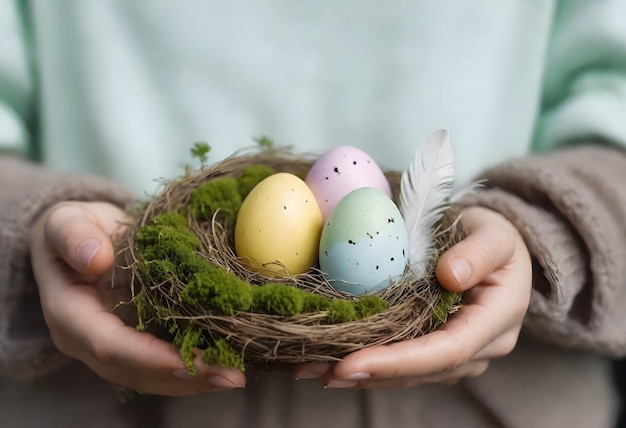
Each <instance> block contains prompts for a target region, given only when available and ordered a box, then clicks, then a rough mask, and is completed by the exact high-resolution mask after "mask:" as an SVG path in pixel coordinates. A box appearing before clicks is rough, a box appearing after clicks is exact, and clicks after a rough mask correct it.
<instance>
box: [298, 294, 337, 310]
mask: <svg viewBox="0 0 626 428" xmlns="http://www.w3.org/2000/svg"><path fill="white" fill-rule="evenodd" d="M303 297H304V308H303V309H302V311H303V312H319V311H324V310H326V309H328V307H329V306H330V300H329V299H328V298H326V297H324V296H322V295H321V294H314V293H303Z"/></svg>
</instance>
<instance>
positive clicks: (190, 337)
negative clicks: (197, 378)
mask: <svg viewBox="0 0 626 428" xmlns="http://www.w3.org/2000/svg"><path fill="white" fill-rule="evenodd" d="M205 342H206V341H205V339H204V336H203V335H202V331H201V330H200V328H199V327H197V326H196V325H193V324H190V325H189V326H188V327H187V328H186V329H184V330H178V332H177V334H176V336H175V337H174V346H175V347H176V348H177V349H178V352H179V353H180V358H181V360H182V362H183V364H184V365H185V368H186V369H187V371H188V372H189V374H192V375H194V374H196V367H195V366H194V364H193V360H194V357H195V356H194V353H193V349H194V348H196V347H200V346H202V345H203V344H204V343H205Z"/></svg>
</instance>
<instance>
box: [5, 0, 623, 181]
mask: <svg viewBox="0 0 626 428" xmlns="http://www.w3.org/2000/svg"><path fill="white" fill-rule="evenodd" d="M0 10H1V13H0V29H1V30H0V31H1V36H0V147H5V148H10V149H13V150H18V151H20V152H23V153H29V154H30V155H31V156H36V157H38V158H39V159H41V160H43V161H45V162H46V163H47V164H49V165H51V166H53V167H55V168H57V169H61V170H71V171H90V172H96V173H98V174H102V175H105V176H108V177H111V178H114V179H116V180H118V181H119V182H121V183H122V184H124V185H126V186H129V187H131V188H133V189H134V190H135V191H136V192H137V193H141V192H143V191H148V192H151V191H152V189H153V188H154V186H155V185H154V182H153V180H154V179H157V178H159V177H166V178H167V177H171V176H174V175H177V174H179V173H180V172H181V165H182V164H183V163H185V162H187V161H188V160H189V150H188V149H189V147H191V145H192V143H193V142H195V141H208V142H210V143H211V145H212V146H213V153H212V159H213V160H219V159H220V158H222V157H224V156H227V155H229V154H231V153H232V152H233V151H234V150H236V149H237V148H240V147H243V146H248V145H251V144H253V141H252V138H253V137H257V136H260V135H268V136H270V137H272V138H274V139H275V140H276V141H277V143H278V144H290V145H291V144H293V145H294V146H295V147H296V149H297V150H299V151H315V152H322V151H323V150H325V149H327V148H329V147H332V146H335V145H339V144H352V145H356V146H359V147H361V148H363V149H365V150H366V151H368V152H369V153H370V154H371V155H372V156H373V157H374V158H375V159H377V160H378V161H379V162H380V164H381V166H383V167H387V168H393V169H403V168H405V167H406V166H407V165H408V161H409V159H410V158H412V156H413V154H414V152H415V150H416V148H417V146H418V145H419V144H420V143H421V142H422V140H423V139H424V138H425V137H426V136H427V135H428V134H429V133H430V132H431V131H433V130H434V129H437V128H447V129H449V130H450V132H451V137H452V142H453V146H454V150H455V154H456V158H457V161H456V165H457V169H458V178H459V181H460V182H464V181H467V180H469V179H470V178H471V177H472V176H473V175H475V174H476V173H477V172H478V171H479V170H481V169H483V168H485V167H488V166H491V165H494V164H497V163H500V162H501V161H503V160H505V159H507V158H510V157H513V156H518V155H522V154H525V153H528V151H529V150H530V149H532V148H535V149H537V150H546V149H551V148H553V147H555V146H558V145H560V144H566V143H570V142H573V141H576V140H578V139H583V138H588V137H596V138H600V139H602V140H610V141H614V142H616V143H619V144H624V143H626V120H624V119H625V117H624V116H625V112H626V25H625V24H624V22H625V21H624V20H625V18H624V17H625V16H626V2H625V1H617V0H605V1H586V0H567V1H563V2H556V1H549V0H545V1H514V0H480V1H474V2H465V1H461V0H447V1H437V0H422V1H394V2H386V3H381V2H380V1H376V0H360V1H343V2H333V1H299V2H293V1H287V0H273V1H267V2H259V1H256V0H238V1H229V0H213V1H199V0H198V1H191V0H186V1H176V2H173V1H166V0H154V1H151V2H145V1H140V0H96V1H79V0H65V1H49V0H33V1H17V0H0Z"/></svg>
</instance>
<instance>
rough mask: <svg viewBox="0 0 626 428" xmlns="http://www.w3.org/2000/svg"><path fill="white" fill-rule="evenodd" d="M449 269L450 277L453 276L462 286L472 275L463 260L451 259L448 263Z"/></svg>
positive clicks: (468, 266) (470, 269)
mask: <svg viewBox="0 0 626 428" xmlns="http://www.w3.org/2000/svg"><path fill="white" fill-rule="evenodd" d="M450 268H451V269H452V275H454V278H455V279H456V281H457V283H458V284H459V285H463V284H465V283H466V282H467V281H469V279H470V276H471V275H472V268H470V265H469V264H468V263H467V261H465V259H453V260H452V261H450Z"/></svg>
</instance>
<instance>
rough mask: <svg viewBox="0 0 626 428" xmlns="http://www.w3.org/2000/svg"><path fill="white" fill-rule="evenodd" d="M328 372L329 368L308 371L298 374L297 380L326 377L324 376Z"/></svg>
mask: <svg viewBox="0 0 626 428" xmlns="http://www.w3.org/2000/svg"><path fill="white" fill-rule="evenodd" d="M327 371H328V368H326V367H323V368H319V369H306V370H302V371H299V372H297V373H296V377H295V379H296V380H304V379H317V378H320V377H322V376H324V374H326V372H327Z"/></svg>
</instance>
